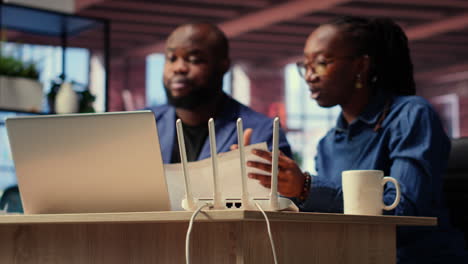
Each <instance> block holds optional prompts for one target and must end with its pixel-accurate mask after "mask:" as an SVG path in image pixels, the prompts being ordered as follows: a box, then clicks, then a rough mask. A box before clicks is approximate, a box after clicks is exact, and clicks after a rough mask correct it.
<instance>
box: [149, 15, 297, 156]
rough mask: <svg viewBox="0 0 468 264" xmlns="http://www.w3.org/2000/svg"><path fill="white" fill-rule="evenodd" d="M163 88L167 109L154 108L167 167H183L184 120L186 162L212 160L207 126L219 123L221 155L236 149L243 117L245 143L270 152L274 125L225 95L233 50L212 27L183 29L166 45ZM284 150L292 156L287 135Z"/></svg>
mask: <svg viewBox="0 0 468 264" xmlns="http://www.w3.org/2000/svg"><path fill="white" fill-rule="evenodd" d="M165 52H166V62H165V65H164V77H163V82H164V87H165V91H166V95H167V99H168V102H169V104H167V105H163V106H159V107H154V108H151V110H152V111H153V112H154V114H155V116H156V122H157V126H158V133H159V139H160V144H161V152H162V156H163V161H164V163H177V162H180V154H179V146H178V143H177V136H176V128H175V124H176V120H177V119H178V118H180V119H181V120H182V124H183V129H184V139H185V144H186V150H187V159H188V160H189V161H195V160H200V159H205V158H208V157H209V156H210V145H209V139H208V120H209V119H210V118H211V117H213V118H214V120H215V130H216V145H217V152H218V153H219V152H226V151H229V150H230V148H231V146H233V145H235V144H237V133H236V120H237V118H239V117H241V118H242V120H243V125H244V128H246V131H245V143H246V144H249V143H259V142H264V141H266V142H267V143H268V145H269V147H270V148H271V141H272V127H273V122H272V120H271V119H270V118H268V117H266V116H264V115H262V114H260V113H257V112H255V111H253V110H252V109H250V108H248V107H246V106H244V105H242V104H240V103H239V102H237V101H235V100H234V99H232V98H230V97H229V96H227V95H226V94H225V93H224V92H223V91H222V84H223V76H224V74H225V73H226V71H228V70H229V67H230V60H229V55H228V53H229V48H228V41H227V38H226V36H225V35H224V33H223V32H222V31H221V30H220V29H219V28H217V27H216V26H214V25H211V24H207V23H196V24H186V25H182V26H180V27H178V28H176V29H175V30H174V32H172V33H171V35H170V36H169V38H168V39H167V42H166V51H165ZM279 142H280V144H279V145H280V149H281V151H282V152H283V153H284V154H285V155H287V156H291V149H290V147H289V144H288V142H287V141H286V137H285V136H284V133H283V132H282V131H281V132H280V140H279Z"/></svg>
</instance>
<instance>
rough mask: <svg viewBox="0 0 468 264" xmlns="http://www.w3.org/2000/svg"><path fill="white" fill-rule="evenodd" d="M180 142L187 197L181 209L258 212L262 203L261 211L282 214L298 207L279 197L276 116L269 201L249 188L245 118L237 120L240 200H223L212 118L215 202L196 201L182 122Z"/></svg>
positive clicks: (209, 128) (211, 135)
mask: <svg viewBox="0 0 468 264" xmlns="http://www.w3.org/2000/svg"><path fill="white" fill-rule="evenodd" d="M176 127H177V139H178V142H179V152H180V160H181V162H182V168H183V175H184V179H185V198H184V200H183V201H182V208H184V209H185V210H187V211H195V210H196V209H197V208H198V207H199V206H201V205H204V204H206V203H210V204H212V205H213V206H212V208H210V209H215V210H235V209H237V210H239V209H243V210H258V209H257V207H256V206H255V204H256V203H257V204H259V205H260V206H261V207H262V209H264V210H267V211H281V210H287V209H291V208H296V206H295V205H294V203H293V202H292V201H291V200H289V199H288V198H284V197H280V196H279V195H278V155H279V147H278V146H279V118H278V117H276V118H275V119H274V121H273V144H272V145H273V146H272V148H273V153H272V155H273V157H272V164H271V165H272V171H271V192H270V197H269V198H255V197H250V195H249V192H248V188H247V170H246V167H245V152H244V129H243V126H242V119H241V118H238V119H237V139H238V147H239V161H240V168H241V180H242V194H241V196H240V198H239V199H223V198H222V190H221V189H220V183H219V177H218V155H217V153H216V136H215V128H214V120H213V118H210V120H209V121H208V134H209V139H210V150H211V162H212V168H213V186H214V188H213V189H214V190H213V199H196V198H194V197H193V195H192V191H191V185H190V178H189V172H188V166H187V154H186V150H185V141H184V134H183V133H184V132H183V129H182V122H181V121H180V119H178V120H177V122H176Z"/></svg>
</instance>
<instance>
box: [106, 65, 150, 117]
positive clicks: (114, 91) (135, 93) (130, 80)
mask: <svg viewBox="0 0 468 264" xmlns="http://www.w3.org/2000/svg"><path fill="white" fill-rule="evenodd" d="M124 89H128V90H129V91H130V92H131V94H132V98H133V103H134V104H135V105H136V108H137V109H138V108H142V107H143V106H144V105H141V103H140V101H141V100H142V99H143V100H144V98H145V94H146V58H144V57H143V58H131V59H125V60H118V61H111V63H110V74H109V111H122V110H133V109H125V107H124V102H123V98H122V91H123V90H124Z"/></svg>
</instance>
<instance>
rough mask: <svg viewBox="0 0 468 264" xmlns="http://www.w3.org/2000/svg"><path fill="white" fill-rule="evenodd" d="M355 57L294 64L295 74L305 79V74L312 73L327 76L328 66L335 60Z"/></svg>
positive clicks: (349, 57)
mask: <svg viewBox="0 0 468 264" xmlns="http://www.w3.org/2000/svg"><path fill="white" fill-rule="evenodd" d="M354 58H356V56H343V57H335V58H333V59H317V60H314V61H311V62H303V61H299V62H296V67H297V72H298V73H299V75H300V76H301V77H302V78H304V79H306V77H307V74H308V73H309V74H310V72H313V73H314V74H315V75H317V76H319V77H320V76H324V75H326V74H327V71H328V69H329V67H328V66H329V65H330V64H333V63H334V62H335V61H336V60H345V59H354Z"/></svg>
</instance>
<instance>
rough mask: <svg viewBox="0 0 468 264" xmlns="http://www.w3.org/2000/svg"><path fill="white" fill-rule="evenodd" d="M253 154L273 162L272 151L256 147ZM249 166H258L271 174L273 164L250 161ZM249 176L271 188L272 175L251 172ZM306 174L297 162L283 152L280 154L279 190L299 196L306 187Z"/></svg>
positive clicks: (284, 193)
mask: <svg viewBox="0 0 468 264" xmlns="http://www.w3.org/2000/svg"><path fill="white" fill-rule="evenodd" d="M252 153H253V154H255V155H257V156H259V157H261V158H263V159H265V160H268V161H270V162H271V160H272V153H271V152H268V151H263V150H259V149H254V150H253V151H252ZM247 166H249V167H252V168H257V169H260V170H262V171H265V172H267V173H270V174H271V164H267V163H263V162H258V161H248V162H247ZM249 178H252V179H256V180H258V181H259V182H260V184H261V185H263V186H265V187H267V188H271V175H264V174H259V173H249ZM304 182H305V176H304V174H303V173H302V171H301V169H300V168H299V166H298V165H297V164H296V162H295V161H294V160H292V159H290V158H288V157H287V156H285V155H284V154H283V153H280V155H279V156H278V192H279V193H280V194H281V195H283V196H286V197H299V196H300V195H301V192H302V190H303V187H304Z"/></svg>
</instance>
